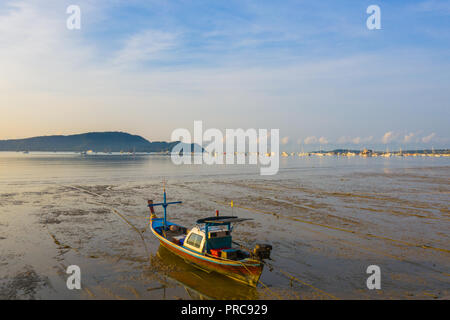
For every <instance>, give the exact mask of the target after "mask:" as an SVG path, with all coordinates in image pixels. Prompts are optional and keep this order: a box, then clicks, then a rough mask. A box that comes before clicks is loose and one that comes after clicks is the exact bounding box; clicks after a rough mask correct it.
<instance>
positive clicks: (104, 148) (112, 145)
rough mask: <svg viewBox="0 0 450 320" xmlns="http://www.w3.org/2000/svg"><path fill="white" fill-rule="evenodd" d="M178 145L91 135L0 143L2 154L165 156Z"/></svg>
mask: <svg viewBox="0 0 450 320" xmlns="http://www.w3.org/2000/svg"><path fill="white" fill-rule="evenodd" d="M177 143H178V141H175V142H164V141H158V142H150V141H148V140H146V139H144V138H143V137H141V136H137V135H132V134H129V133H125V132H89V133H82V134H74V135H65V136H64V135H55V136H41V137H33V138H27V139H13V140H0V151H24V150H27V151H74V152H81V151H86V150H92V151H95V152H120V151H124V152H132V151H135V152H164V151H170V150H172V148H173V147H174V146H175V145H176V144H177Z"/></svg>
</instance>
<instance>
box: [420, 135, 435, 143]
mask: <svg viewBox="0 0 450 320" xmlns="http://www.w3.org/2000/svg"><path fill="white" fill-rule="evenodd" d="M435 136H436V134H435V133H434V132H433V133H432V134H430V135H428V136H426V137H423V138H422V142H423V143H428V142H430V141H431V140H433V138H434V137H435Z"/></svg>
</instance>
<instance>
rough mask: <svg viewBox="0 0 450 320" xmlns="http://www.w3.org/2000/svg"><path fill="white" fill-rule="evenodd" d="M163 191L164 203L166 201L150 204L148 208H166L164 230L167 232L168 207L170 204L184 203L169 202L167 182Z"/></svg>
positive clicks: (164, 183)
mask: <svg viewBox="0 0 450 320" xmlns="http://www.w3.org/2000/svg"><path fill="white" fill-rule="evenodd" d="M163 190H164V198H163V201H164V202H160V203H149V204H148V206H149V207H154V206H162V207H163V208H164V230H167V228H166V226H167V206H168V205H169V204H177V203H182V201H172V202H167V195H166V182H165V180H163Z"/></svg>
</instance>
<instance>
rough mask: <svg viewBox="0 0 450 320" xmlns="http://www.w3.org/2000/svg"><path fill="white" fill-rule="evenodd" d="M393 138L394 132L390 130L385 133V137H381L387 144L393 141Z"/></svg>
mask: <svg viewBox="0 0 450 320" xmlns="http://www.w3.org/2000/svg"><path fill="white" fill-rule="evenodd" d="M393 139H394V132H393V131H388V132H386V133H385V134H384V135H383V138H381V141H382V142H383V143H384V144H387V143H389V142H391V141H392V140H393Z"/></svg>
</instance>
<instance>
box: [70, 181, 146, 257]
mask: <svg viewBox="0 0 450 320" xmlns="http://www.w3.org/2000/svg"><path fill="white" fill-rule="evenodd" d="M64 187H66V188H71V189H74V190H78V191H81V192H85V193H88V194H90V195H93V196H96V197H100V198H102V197H103V196H102V195H100V194H97V193H94V192H91V191H89V190H86V189H83V188H78V187H73V186H64ZM97 203H98V204H100V205H103V206H105V207H107V208H108V209H109V210H111V211H112V212H114V213H115V214H116V215H118V216H119V217H120V218H122V219H123V220H124V221H125V222H126V223H127V224H128V225H129V226H130V227H131V228H132V229H133V230H135V231H136V232H137V233H138V234H139V237H140V238H141V240H142V243H143V244H144V248H145V253H146V256H147V257H148V261H149V262H150V255H149V252H148V248H147V244H146V243H145V239H144V236H143V235H142V232H141V231H139V230H138V228H136V227H135V226H134V225H133V224H132V223H131V222H130V221H129V220H128V219H127V218H125V217H124V216H123V215H122V214H121V213H120V212H119V211H117V210H116V209H114V208H112V207H109V206H108V205H106V204H105V203H102V202H97ZM149 224H150V219H149Z"/></svg>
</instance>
